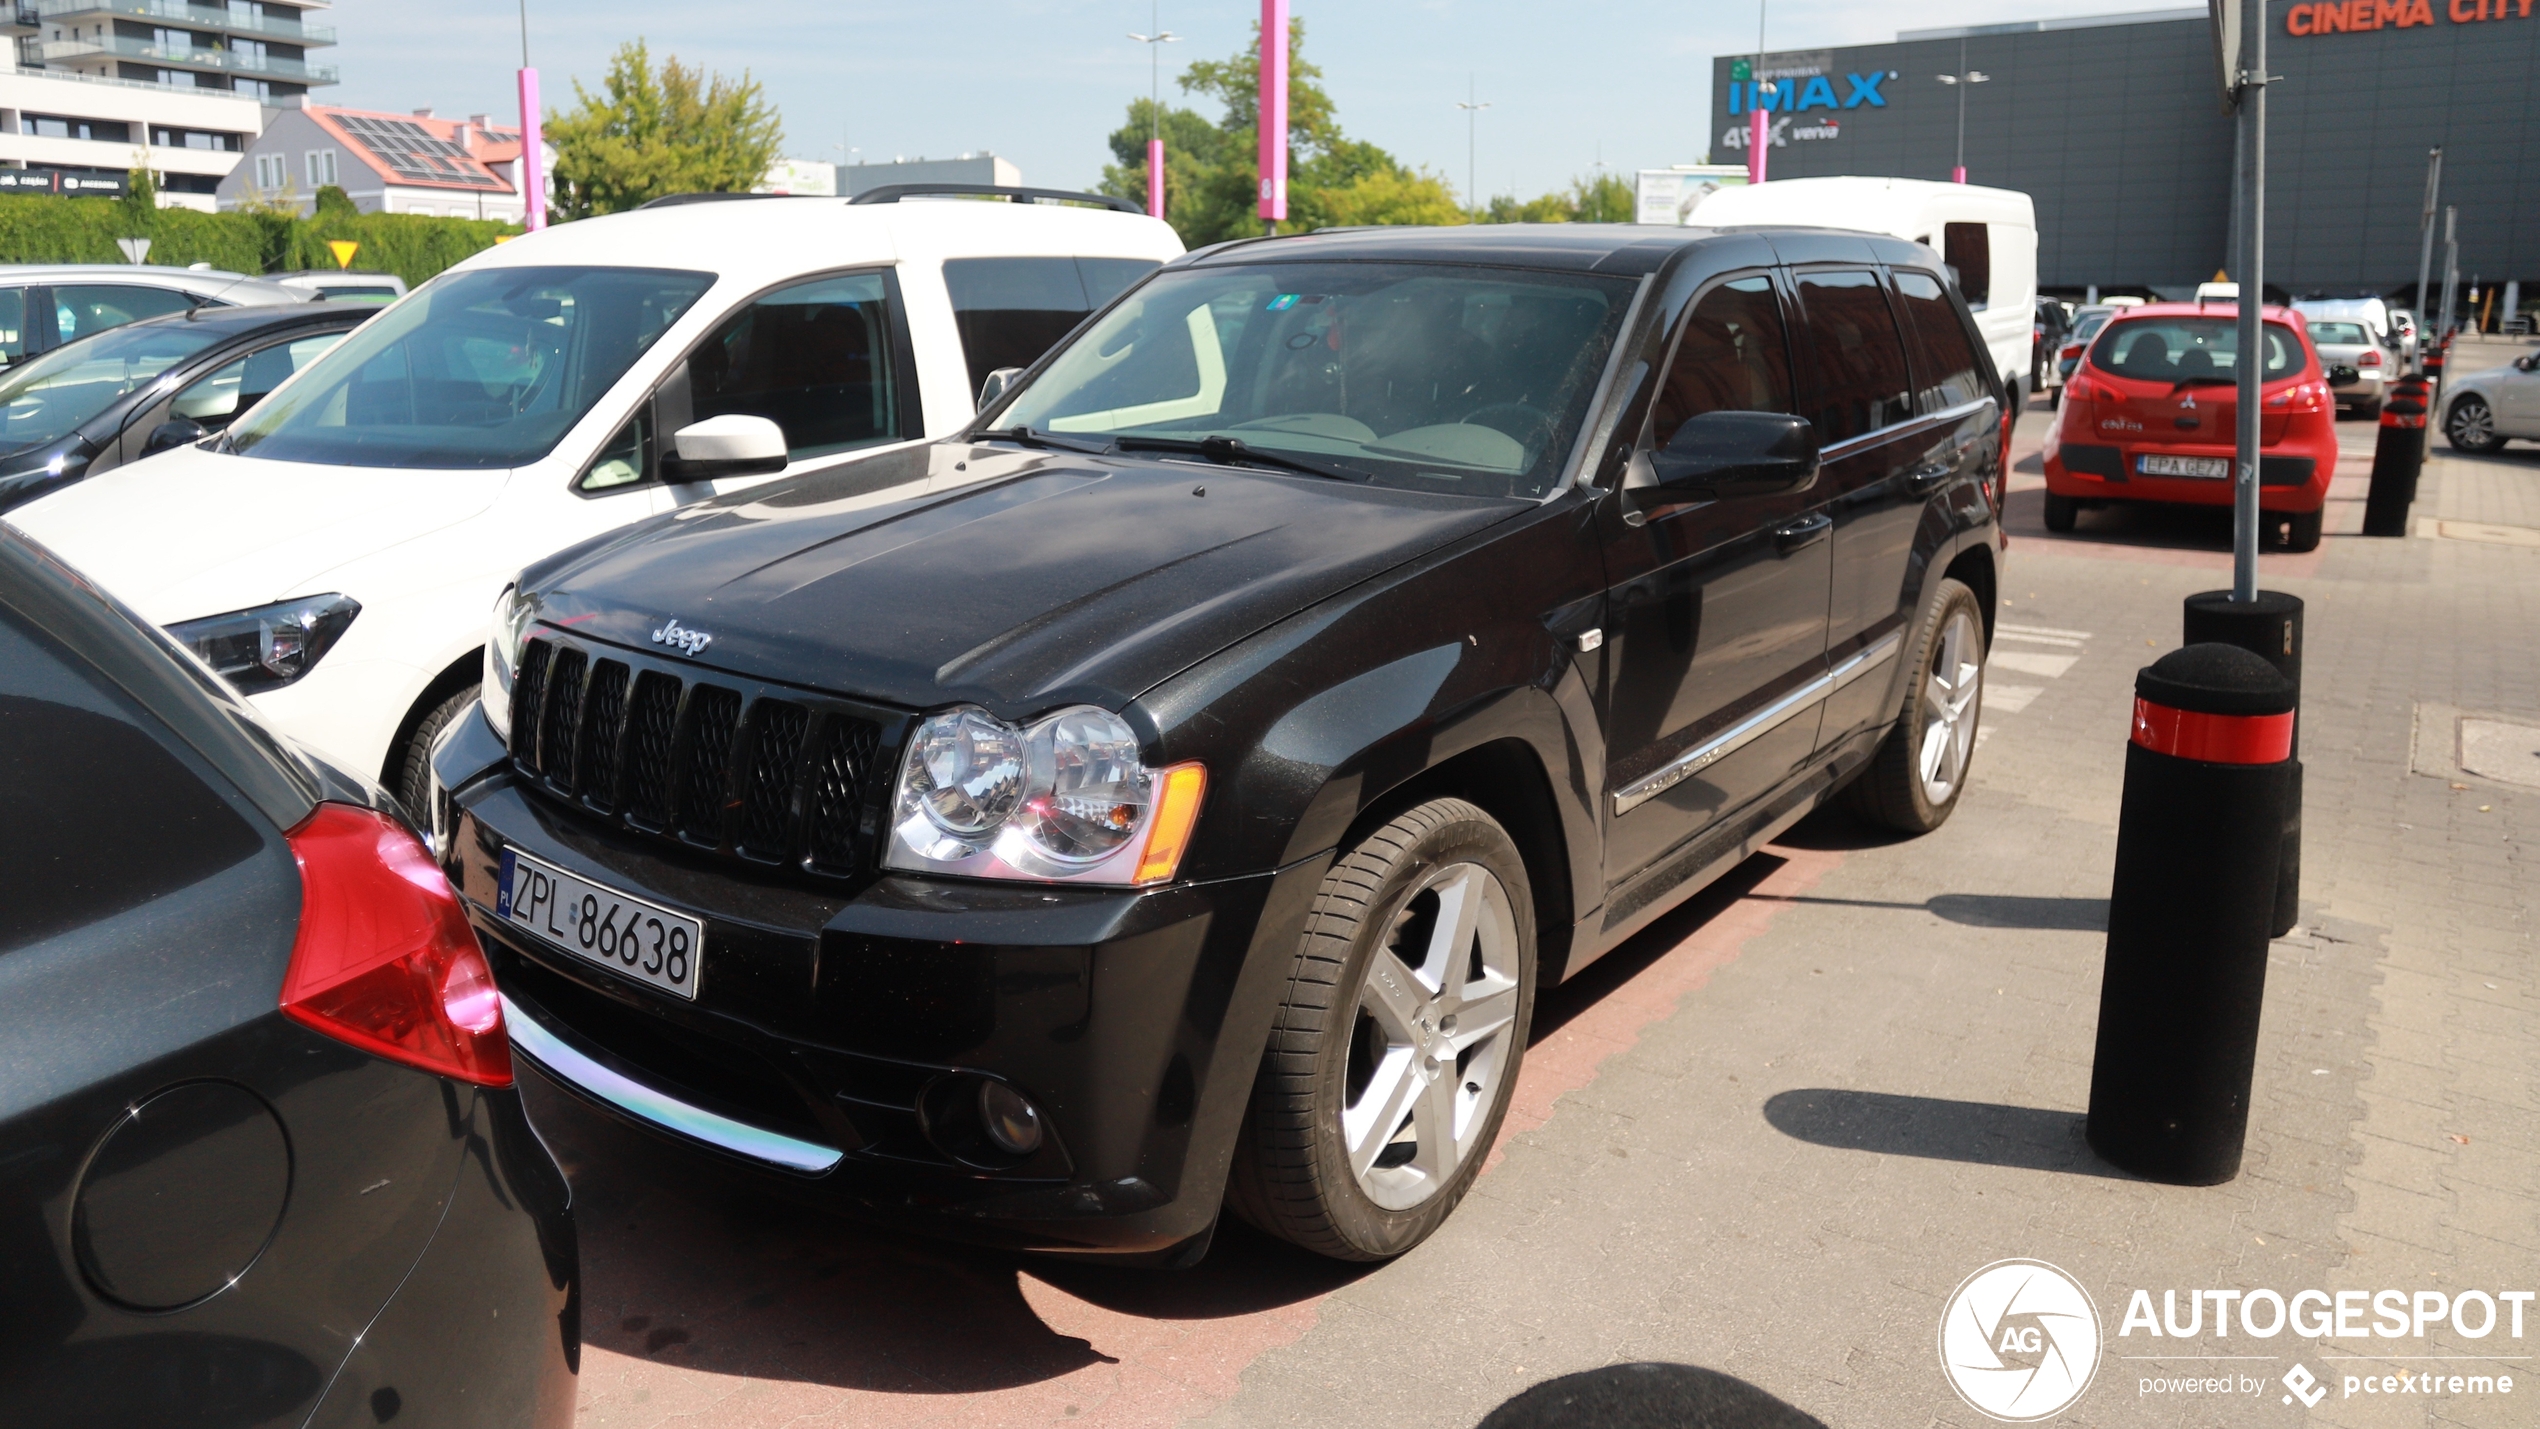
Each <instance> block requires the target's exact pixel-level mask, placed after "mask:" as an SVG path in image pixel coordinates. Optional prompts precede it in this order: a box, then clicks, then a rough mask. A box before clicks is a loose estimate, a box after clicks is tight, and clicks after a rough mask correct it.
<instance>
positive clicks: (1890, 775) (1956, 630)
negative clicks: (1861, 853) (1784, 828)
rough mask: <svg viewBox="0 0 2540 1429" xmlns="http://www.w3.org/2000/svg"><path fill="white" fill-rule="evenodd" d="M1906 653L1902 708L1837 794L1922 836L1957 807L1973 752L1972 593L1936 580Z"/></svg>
mask: <svg viewBox="0 0 2540 1429" xmlns="http://www.w3.org/2000/svg"><path fill="white" fill-rule="evenodd" d="M1910 651H1911V653H1912V656H1913V663H1912V664H1911V665H1909V666H1908V667H1907V671H1906V679H1905V707H1904V709H1902V710H1900V711H1899V712H1898V713H1897V718H1896V724H1895V726H1894V727H1893V728H1891V729H1890V730H1889V731H1888V734H1887V738H1886V739H1885V740H1883V741H1881V742H1880V744H1879V750H1878V753H1876V754H1874V755H1872V756H1870V765H1869V767H1868V768H1867V769H1864V770H1862V771H1861V777H1860V778H1858V779H1855V780H1853V781H1852V783H1851V784H1850V785H1849V786H1848V787H1847V788H1846V789H1845V791H1844V793H1845V796H1846V797H1847V798H1848V799H1849V800H1850V801H1851V804H1852V808H1853V811H1854V812H1856V813H1858V814H1860V815H1861V816H1862V817H1864V818H1866V819H1869V820H1870V821H1872V822H1874V823H1879V824H1884V825H1886V826H1887V827H1889V828H1891V829H1895V830H1897V831H1899V832H1901V833H1908V834H1927V833H1930V832H1931V831H1932V830H1934V829H1936V828H1939V827H1940V826H1941V825H1942V824H1945V823H1947V822H1948V821H1949V814H1950V811H1951V810H1953V809H1955V808H1957V807H1958V796H1959V794H1960V793H1962V792H1963V791H1964V790H1965V789H1966V787H1967V771H1968V769H1969V767H1970V766H1971V764H1972V763H1973V761H1974V757H1975V749H1976V721H1977V719H1978V718H1979V717H1980V716H1981V715H1982V714H1983V711H1984V609H1983V607H1982V606H1980V605H1978V604H1977V603H1976V593H1975V592H1974V591H1972V590H1969V589H1968V588H1967V587H1966V586H1965V585H1964V584H1962V583H1961V582H1958V581H1955V580H1949V579H1946V578H1944V579H1943V580H1942V581H1941V583H1940V598H1939V599H1938V600H1936V601H1934V602H1932V608H1931V610H1930V612H1929V613H1927V614H1926V615H1924V617H1923V621H1922V625H1921V627H1920V629H1918V630H1917V631H1916V632H1915V635H1914V640H1913V643H1912V645H1911V647H1910Z"/></svg>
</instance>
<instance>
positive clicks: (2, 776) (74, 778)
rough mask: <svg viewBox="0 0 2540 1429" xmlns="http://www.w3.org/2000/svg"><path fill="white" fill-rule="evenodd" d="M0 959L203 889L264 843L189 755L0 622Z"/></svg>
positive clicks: (47, 649) (32, 638) (34, 638)
mask: <svg viewBox="0 0 2540 1429" xmlns="http://www.w3.org/2000/svg"><path fill="white" fill-rule="evenodd" d="M0 671H5V672H7V673H6V678H5V680H0V868H5V869H7V870H8V887H9V894H8V896H7V897H5V898H0V952H5V951H7V950H9V949H11V948H16V947H22V946H24V945H26V944H28V943H31V942H34V941H36V940H38V939H40V938H43V937H46V936H48V935H51V934H54V933H59V932H62V931H64V930H67V929H70V928H76V927H79V926H81V925H83V924H87V923H92V922H95V921H97V920H98V919H101V918H105V917H109V916H111V915H113V914H115V913H119V912H121V911H123V910H124V909H127V908H132V907H137V906H138V905H140V904H142V903H146V902H148V901H149V900H150V899H152V898H155V897H157V896H159V895H160V894H162V893H168V892H173V891H174V890H176V889H179V888H182V887H184V886H186V885H187V884H190V883H195V882H198V881H200V880H202V879H204V878H206V877H209V876H210V875H211V874H213V873H216V872H218V871H220V870H221V869H224V868H227V867H229V866H230V865H232V864H235V863H238V862H240V861H242V860H244V859H247V858H249V857H251V856H253V855H254V854H255V853H256V851H257V850H258V849H260V848H262V847H263V846H264V839H263V837H262V835H260V834H259V833H258V832H257V830H256V828H255V827H254V826H253V825H251V824H249V823H248V822H247V821H246V820H245V819H243V818H241V817H239V815H238V812H237V811H236V810H234V809H232V808H231V807H230V805H229V803H228V801H227V800H225V799H223V798H222V797H221V796H220V795H219V794H217V793H215V792H214V791H213V790H212V788H211V787H210V786H209V785H207V784H205V783H204V782H203V781H202V779H201V778H199V777H198V776H197V775H196V774H195V773H194V772H193V771H192V770H191V769H189V768H187V767H186V765H185V763H184V761H182V760H180V759H179V758H177V756H176V755H175V754H174V753H172V752H171V751H170V750H169V749H168V748H167V746H166V745H165V744H163V743H161V742H160V740H159V739H158V738H157V737H156V736H155V735H153V734H152V733H151V732H149V731H148V730H146V729H145V728H143V727H142V726H141V725H139V724H137V723H135V722H134V719H135V716H133V715H132V714H129V713H127V712H126V711H127V710H128V709H129V707H128V706H126V705H125V704H124V702H123V701H121V700H118V699H114V698H112V697H111V696H110V695H109V694H108V693H107V692H106V691H105V690H104V689H102V688H100V687H99V686H98V685H97V684H96V683H94V682H93V681H91V680H90V679H88V678H85V676H84V672H82V671H80V670H79V669H78V668H77V667H76V666H75V665H74V664H72V663H71V662H69V661H66V660H64V659H63V658H62V657H61V655H60V653H59V652H58V650H57V648H56V647H54V646H53V644H52V642H51V641H50V640H48V639H45V638H44V637H42V636H39V635H37V634H35V632H34V631H32V630H31V629H29V628H27V627H25V626H24V625H22V624H21V623H20V622H19V621H18V619H17V618H16V616H14V615H13V614H11V615H0Z"/></svg>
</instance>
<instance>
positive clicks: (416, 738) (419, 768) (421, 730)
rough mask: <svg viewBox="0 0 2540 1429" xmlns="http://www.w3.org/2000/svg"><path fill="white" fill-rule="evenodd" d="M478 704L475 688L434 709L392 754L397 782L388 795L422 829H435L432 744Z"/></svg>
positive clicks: (390, 757) (453, 696) (465, 690)
mask: <svg viewBox="0 0 2540 1429" xmlns="http://www.w3.org/2000/svg"><path fill="white" fill-rule="evenodd" d="M474 703H476V688H475V686H473V685H471V686H469V687H468V688H466V689H464V690H461V691H459V692H458V693H456V694H454V695H452V696H450V697H449V698H448V699H445V700H443V701H441V702H440V703H439V704H436V705H434V706H433V707H432V708H431V709H430V710H427V711H425V713H424V716H423V718H422V719H421V720H419V721H417V722H416V724H415V727H414V732H413V733H411V734H409V735H407V736H406V740H405V743H403V744H400V745H399V746H397V748H396V749H395V750H393V751H391V752H390V754H389V765H388V767H389V768H391V769H393V770H395V771H396V778H395V780H394V781H393V783H392V784H391V786H390V788H389V791H388V792H390V793H392V794H394V795H396V796H397V802H398V803H400V804H403V805H405V806H406V813H407V815H408V816H409V817H411V818H412V819H413V820H414V821H415V824H416V826H417V827H418V828H426V829H428V828H430V827H432V742H433V741H434V740H436V739H439V738H440V737H441V731H443V730H445V729H448V728H449V727H450V722H451V721H452V720H455V719H457V718H458V717H459V716H460V715H462V714H464V713H466V712H467V707H468V706H469V705H472V704H474Z"/></svg>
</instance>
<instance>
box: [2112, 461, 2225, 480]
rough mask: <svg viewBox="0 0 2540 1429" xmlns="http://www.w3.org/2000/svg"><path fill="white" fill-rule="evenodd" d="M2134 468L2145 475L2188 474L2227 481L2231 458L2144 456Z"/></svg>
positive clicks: (2201, 478) (2203, 478) (2199, 477)
mask: <svg viewBox="0 0 2540 1429" xmlns="http://www.w3.org/2000/svg"><path fill="white" fill-rule="evenodd" d="M2134 469H2135V470H2137V471H2139V472H2141V473H2143V474H2144V475H2145V476H2189V477H2195V478H2197V479H2199V480H2203V481H2229V480H2230V479H2231V458H2229V457H2220V456H2146V457H2137V458H2135V463H2134Z"/></svg>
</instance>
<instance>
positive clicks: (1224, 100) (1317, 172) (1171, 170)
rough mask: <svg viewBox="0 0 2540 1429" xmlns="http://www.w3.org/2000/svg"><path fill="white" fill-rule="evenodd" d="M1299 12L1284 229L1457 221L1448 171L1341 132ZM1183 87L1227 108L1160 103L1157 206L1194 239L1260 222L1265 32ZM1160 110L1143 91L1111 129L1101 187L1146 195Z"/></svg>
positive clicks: (1291, 26) (1217, 238)
mask: <svg viewBox="0 0 2540 1429" xmlns="http://www.w3.org/2000/svg"><path fill="white" fill-rule="evenodd" d="M1304 46H1305V22H1304V21H1302V20H1297V19H1293V18H1292V19H1290V20H1289V21H1288V218H1287V224H1286V226H1287V227H1288V228H1289V229H1290V230H1291V231H1302V230H1308V229H1315V228H1336V227H1352V226H1357V225H1362V224H1444V223H1461V222H1463V221H1464V214H1463V212H1462V210H1461V209H1460V208H1459V207H1458V206H1457V204H1456V201H1455V193H1454V191H1453V190H1452V189H1450V188H1448V187H1447V185H1446V181H1445V180H1443V179H1441V178H1440V177H1438V176H1437V175H1436V174H1433V173H1430V172H1428V171H1427V170H1423V169H1413V168H1410V167H1408V166H1406V165H1405V164H1403V163H1402V162H1401V161H1400V160H1398V159H1396V158H1395V157H1394V156H1393V155H1391V154H1389V153H1386V152H1385V151H1384V150H1383V149H1381V148H1378V147H1377V146H1376V145H1374V144H1369V143H1366V142H1364V141H1361V140H1355V139H1351V138H1349V137H1348V136H1347V135H1345V134H1343V133H1342V132H1341V127H1340V120H1339V118H1338V114H1337V111H1336V109H1335V107H1334V105H1333V103H1332V97H1331V95H1330V94H1329V92H1327V91H1326V90H1325V89H1324V88H1323V86H1322V84H1321V83H1320V82H1319V81H1320V80H1321V79H1322V76H1323V71H1322V69H1321V67H1320V66H1317V65H1315V64H1314V63H1312V62H1311V61H1309V60H1307V59H1305V58H1304V57H1303V53H1302V52H1303V50H1304ZM1174 82H1175V83H1176V84H1178V85H1179V86H1181V89H1182V92H1183V93H1185V94H1188V95H1192V96H1194V97H1195V98H1198V99H1201V100H1204V101H1210V102H1213V103H1214V104H1216V105H1217V106H1218V107H1219V108H1220V109H1221V110H1222V116H1223V117H1221V118H1220V119H1219V120H1217V121H1216V122H1215V123H1211V122H1210V121H1209V120H1208V119H1207V118H1206V117H1205V116H1204V115H1202V114H1200V113H1198V112H1197V111H1195V110H1191V109H1177V108H1172V107H1167V108H1166V109H1165V110H1164V111H1163V113H1162V116H1161V120H1162V125H1163V130H1164V216H1165V219H1166V220H1167V221H1168V222H1170V223H1171V224H1172V225H1173V227H1174V229H1175V230H1176V231H1177V232H1179V233H1180V234H1181V235H1182V241H1183V242H1184V243H1186V244H1189V245H1190V246H1191V247H1194V248H1196V247H1199V246H1200V245H1201V244H1204V243H1217V242H1222V241H1224V240H1226V239H1229V238H1243V237H1249V236H1252V235H1255V234H1258V233H1260V232H1261V230H1262V221H1261V219H1260V218H1259V217H1258V216H1257V215H1258V213H1259V208H1258V205H1259V201H1260V199H1259V195H1260V185H1261V164H1260V146H1259V134H1260V128H1259V115H1258V113H1257V108H1256V106H1257V105H1258V103H1259V100H1260V93H1261V33H1260V27H1259V25H1257V24H1256V25H1255V26H1254V27H1253V40H1252V43H1251V45H1249V46H1248V47H1247V48H1246V49H1245V50H1244V52H1243V53H1241V54H1238V55H1234V56H1231V57H1229V58H1227V59H1223V60H1201V61H1200V62H1198V63H1196V64H1194V65H1192V66H1191V67H1190V68H1188V69H1186V70H1184V71H1182V73H1181V75H1180V76H1179V77H1178V78H1177V79H1176V80H1175V81H1174ZM1156 122H1157V115H1156V112H1155V111H1154V110H1153V109H1152V108H1150V107H1149V105H1148V103H1147V102H1146V101H1144V100H1140V101H1137V102H1135V103H1133V104H1131V105H1130V106H1129V122H1128V123H1126V124H1124V125H1122V126H1121V127H1120V128H1119V129H1117V130H1115V131H1113V132H1112V135H1111V139H1110V145H1111V152H1112V156H1113V158H1115V159H1116V160H1117V161H1118V162H1116V163H1113V164H1111V165H1109V166H1107V167H1105V168H1104V170H1103V179H1102V185H1101V187H1102V191H1103V192H1104V193H1108V194H1116V195H1118V196H1120V197H1122V198H1128V199H1134V200H1136V201H1138V202H1140V203H1143V202H1145V201H1146V196H1147V180H1146V149H1147V139H1148V137H1149V136H1150V134H1151V133H1152V132H1153V128H1154V125H1155V123H1156Z"/></svg>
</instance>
